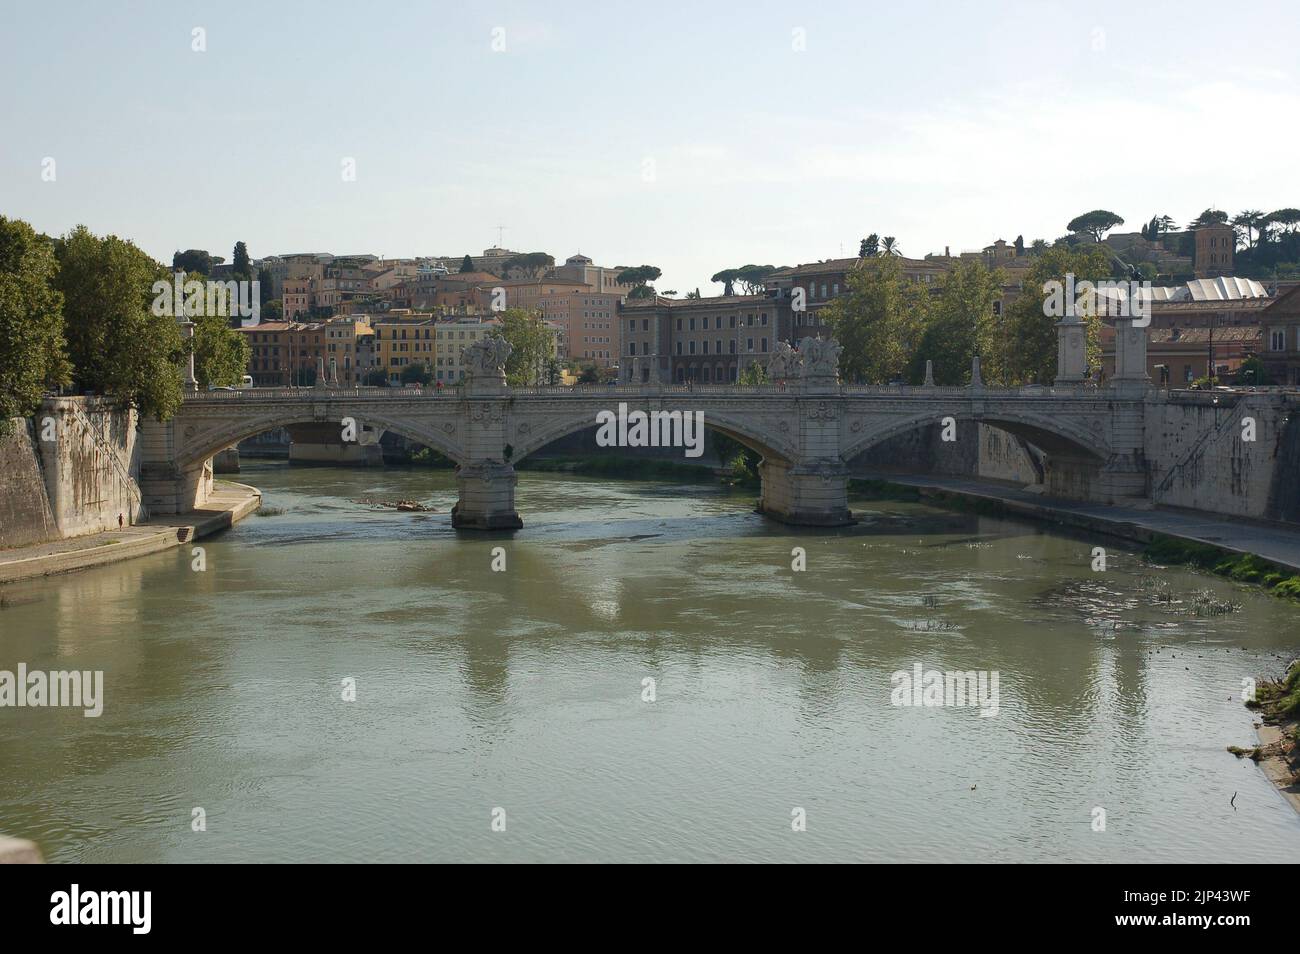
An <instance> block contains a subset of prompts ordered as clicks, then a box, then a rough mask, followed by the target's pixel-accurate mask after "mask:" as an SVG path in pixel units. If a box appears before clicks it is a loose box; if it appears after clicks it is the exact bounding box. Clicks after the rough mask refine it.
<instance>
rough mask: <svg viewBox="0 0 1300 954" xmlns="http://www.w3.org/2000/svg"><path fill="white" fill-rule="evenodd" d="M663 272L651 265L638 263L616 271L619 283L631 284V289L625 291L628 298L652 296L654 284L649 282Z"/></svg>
mask: <svg viewBox="0 0 1300 954" xmlns="http://www.w3.org/2000/svg"><path fill="white" fill-rule="evenodd" d="M662 274H663V273H662V272H661V271H659V269H657V268H655V267H654V266H653V265H640V266H638V267H636V268H625V269H624V270H623V271H621V272H619V273H618V283H619V284H620V285H631V286H632V290H631V291H630V292H628V293H627V297H628V298H653V297H654V293H655V290H654V286H653V285H651V284H650V282H652V281H654V280H655V279H657V278H658V277H659V276H660V275H662Z"/></svg>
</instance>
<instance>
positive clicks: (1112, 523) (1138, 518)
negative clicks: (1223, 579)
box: [850, 473, 1300, 571]
mask: <svg viewBox="0 0 1300 954" xmlns="http://www.w3.org/2000/svg"><path fill="white" fill-rule="evenodd" d="M853 477H854V479H860V480H881V481H885V482H887V483H891V484H899V485H902V486H906V487H916V488H917V489H918V490H920V491H921V492H922V494H925V493H926V492H927V491H931V492H935V491H938V492H942V493H949V494H955V495H957V496H960V497H966V498H970V499H973V500H992V501H996V502H998V503H999V504H1002V505H1003V506H1004V507H1005V508H1006V509H1007V511H1008V512H1010V513H1015V514H1023V515H1025V516H1029V517H1033V518H1035V519H1038V520H1046V521H1049V522H1051V523H1057V524H1062V525H1065V526H1071V527H1078V528H1080V529H1084V530H1091V531H1094V532H1096V533H1105V534H1110V535H1112V536H1118V537H1123V538H1125V539H1128V540H1137V541H1139V542H1141V543H1146V542H1148V541H1149V540H1151V538H1152V537H1153V536H1155V535H1156V534H1164V535H1166V536H1170V537H1179V538H1181V539H1183V540H1191V541H1194V542H1197V543H1209V544H1212V545H1214V546H1216V547H1221V548H1222V549H1224V550H1231V551H1233V552H1234V553H1253V554H1255V555H1256V556H1258V557H1261V558H1263V559H1265V560H1269V561H1271V562H1273V563H1276V564H1278V565H1279V566H1284V567H1289V568H1290V569H1292V570H1296V571H1300V527H1289V526H1285V525H1278V524H1270V523H1262V522H1260V521H1256V520H1248V519H1246V518H1245V517H1232V516H1226V515H1222V514H1211V513H1201V512H1199V511H1194V510H1177V509H1171V508H1161V509H1155V510H1143V509H1140V508H1138V507H1113V506H1108V505H1106V504H1094V503H1083V502H1080V501H1077V500H1064V499H1061V498H1059V497H1045V496H1043V495H1042V494H1037V493H1032V492H1030V491H1027V490H1022V489H1020V488H1018V487H1015V486H1012V485H1004V484H997V483H993V482H990V481H984V480H976V479H975V478H973V477H947V476H918V477H913V476H900V475H896V474H875V473H856V474H854V475H853ZM850 496H852V492H851V491H850Z"/></svg>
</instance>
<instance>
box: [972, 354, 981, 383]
mask: <svg viewBox="0 0 1300 954" xmlns="http://www.w3.org/2000/svg"><path fill="white" fill-rule="evenodd" d="M970 386H971V387H973V388H982V387H984V377H983V375H981V374H980V356H979V355H973V356H972V357H971V359H970Z"/></svg>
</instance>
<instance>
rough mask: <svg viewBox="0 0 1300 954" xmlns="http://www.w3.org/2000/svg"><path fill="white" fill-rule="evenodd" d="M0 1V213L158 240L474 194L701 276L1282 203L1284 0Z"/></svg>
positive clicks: (318, 226)
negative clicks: (200, 39)
mask: <svg viewBox="0 0 1300 954" xmlns="http://www.w3.org/2000/svg"><path fill="white" fill-rule="evenodd" d="M4 20H5V23H4V29H3V32H0V81H2V83H3V87H2V88H3V89H4V90H5V95H4V96H3V97H2V98H0V130H2V133H0V214H4V215H7V216H11V217H19V218H23V219H26V220H28V221H30V222H31V223H32V224H33V225H35V226H36V227H37V228H38V229H41V230H43V231H46V232H50V233H61V232H63V231H65V230H67V229H68V228H70V227H71V226H72V225H74V224H76V223H78V222H84V223H85V224H87V225H88V226H90V227H91V228H92V229H93V230H95V231H97V232H113V233H116V234H118V235H122V236H124V237H129V238H132V239H134V240H135V241H136V242H137V243H138V244H139V245H141V246H142V247H143V248H144V249H145V250H147V251H148V252H150V253H151V254H153V255H155V256H157V257H159V258H160V259H163V260H164V261H170V256H171V253H172V251H173V250H174V249H176V248H189V247H197V248H207V249H209V250H210V251H213V252H214V253H217V254H223V255H225V256H226V257H227V258H229V255H230V248H231V246H232V245H233V244H234V242H235V241H236V240H240V239H242V240H244V241H246V242H247V243H248V245H249V249H250V251H251V252H252V254H253V255H254V256H261V255H265V254H268V253H271V252H286V251H297V250H329V251H333V252H335V253H357V252H372V253H375V254H383V255H387V256H407V255H417V254H439V255H448V254H456V255H460V254H462V253H464V252H466V251H469V252H475V253H477V252H479V251H481V250H482V249H484V248H486V247H488V246H490V245H493V244H495V243H496V239H497V232H496V229H495V226H496V225H498V224H502V225H505V226H507V229H506V231H505V241H504V244H505V245H506V246H507V247H510V248H516V249H520V250H524V251H533V250H539V249H540V250H545V251H548V252H550V253H552V254H554V255H555V256H556V258H557V259H563V258H564V257H566V256H568V255H570V254H572V253H574V252H575V251H579V250H580V251H582V252H583V253H584V254H587V255H589V256H591V257H592V258H594V259H595V260H596V261H597V262H598V263H602V264H610V265H612V264H627V265H639V264H642V263H647V264H654V265H658V266H660V267H661V268H662V269H663V271H664V277H663V279H662V280H661V281H660V282H659V287H660V288H661V289H667V288H675V289H677V290H678V291H680V292H683V293H684V292H685V291H686V290H688V289H691V288H694V287H696V286H697V285H698V286H700V287H701V288H702V289H704V291H705V294H709V293H711V292H716V291H717V290H718V286H711V285H710V284H709V283H708V278H709V276H710V275H711V274H713V272H715V271H717V270H719V269H721V268H725V267H728V266H736V265H741V264H745V263H747V262H755V263H759V264H775V265H781V264H794V263H796V262H801V261H815V260H817V259H820V258H829V257H835V256H838V255H840V254H844V255H851V254H854V253H855V252H856V248H857V241H858V239H859V238H860V237H861V236H862V235H864V234H866V233H868V232H871V231H875V232H879V233H880V234H882V235H894V236H897V237H898V240H899V243H900V245H901V247H902V250H903V252H904V253H905V254H908V255H914V256H920V255H922V254H924V253H925V252H927V251H942V249H943V247H944V246H945V245H948V246H951V247H952V248H953V250H954V252H955V251H957V250H959V249H973V248H979V247H982V246H983V245H985V244H988V243H989V242H991V241H992V240H993V239H995V238H999V237H1002V238H1005V239H1007V240H1008V241H1010V240H1011V239H1013V238H1014V237H1015V236H1016V235H1017V234H1023V235H1024V236H1025V238H1026V240H1030V239H1032V238H1035V237H1040V236H1041V237H1045V238H1049V239H1051V238H1055V237H1057V236H1058V235H1061V234H1063V233H1064V231H1065V223H1066V222H1067V221H1068V220H1069V219H1070V218H1072V217H1073V216H1074V215H1076V214H1077V213H1079V212H1083V211H1086V210H1088V209H1092V208H1096V207H1105V208H1109V209H1112V210H1113V211H1115V212H1117V213H1119V214H1120V215H1122V216H1124V217H1125V218H1126V219H1127V220H1128V222H1129V223H1130V224H1131V225H1132V227H1133V228H1136V227H1137V225H1138V224H1139V223H1140V222H1141V221H1143V220H1145V219H1147V218H1149V217H1150V216H1151V215H1153V214H1156V213H1168V214H1170V215H1172V216H1174V218H1175V219H1178V220H1179V221H1180V222H1183V221H1186V220H1187V219H1189V218H1191V217H1192V216H1194V215H1195V214H1196V213H1198V212H1199V211H1200V210H1201V209H1202V208H1204V207H1205V206H1207V205H1211V204H1213V205H1215V206H1216V207H1219V208H1223V209H1227V210H1229V211H1231V212H1233V213H1235V212H1237V211H1239V210H1240V209H1242V208H1244V207H1252V208H1260V209H1263V210H1264V211H1269V210H1271V209H1273V208H1277V207H1280V206H1297V205H1300V175H1297V169H1298V168H1300V131H1298V127H1300V124H1298V123H1297V117H1300V88H1298V87H1297V76H1296V71H1297V65H1296V55H1295V50H1296V48H1297V43H1296V41H1297V38H1298V33H1300V29H1298V28H1300V6H1298V5H1297V4H1296V2H1295V0H1286V2H1251V3H1241V4H1233V5H1225V4H1223V3H1200V2H1186V0H1184V2H1168V3H1159V2H1132V0H1130V2H1124V3H1109V2H1078V3H1074V2H1070V3H1066V2H1058V3H1043V2H1024V3H995V2H988V3H965V2H930V3H919V2H907V3H901V2H900V3H892V4H869V3H864V2H862V0H858V2H839V0H836V2H825V3H816V4H807V3H791V2H746V3H743V4H741V3H734V4H726V5H723V4H714V3H708V2H694V3H676V2H663V3H654V4H650V3H625V2H619V0H609V2H604V3H577V2H573V3H558V4H540V3H527V4H525V3H480V2H470V0H460V2H453V3H430V2H425V3H392V4H386V3H370V4H344V3H333V2H329V3H306V2H302V3H275V4H271V3H248V4H244V3H240V2H233V0H223V2H219V3H207V2H190V3H185V2H171V3H162V2H159V3H152V2H139V3H104V4H101V3H84V4H71V3H58V2H41V3H25V4H11V5H10V9H7V10H6V11H5V14H4ZM194 27H202V28H204V29H205V30H206V33H207V52H204V53H196V52H193V51H192V50H191V30H192V29H193V28H194ZM498 27H500V28H504V31H505V33H504V37H505V46H506V49H505V51H504V52H494V51H493V50H492V40H493V33H492V31H493V29H494V28H498ZM795 29H802V30H803V31H804V36H805V37H806V50H805V51H803V52H798V51H796V50H794V49H793V46H794V44H793V42H792V40H793V36H794V35H793V31H794V30H795ZM47 156H48V157H53V158H54V159H55V161H56V163H57V165H56V171H57V179H56V181H54V182H43V181H42V180H41V163H42V160H43V159H44V158H45V157H47ZM344 157H353V158H355V160H356V171H357V178H356V181H355V182H344V181H342V177H341V175H340V163H341V160H342V159H343V158H344ZM647 160H649V161H650V163H648V162H647ZM651 165H652V171H653V177H652V180H651V181H647V177H646V172H647V170H649V169H651Z"/></svg>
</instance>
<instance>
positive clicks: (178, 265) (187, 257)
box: [172, 248, 225, 275]
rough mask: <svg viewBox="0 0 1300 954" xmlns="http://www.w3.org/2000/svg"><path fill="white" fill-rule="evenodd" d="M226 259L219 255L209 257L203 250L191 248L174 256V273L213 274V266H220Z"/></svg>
mask: <svg viewBox="0 0 1300 954" xmlns="http://www.w3.org/2000/svg"><path fill="white" fill-rule="evenodd" d="M224 261H225V259H224V258H222V257H221V256H219V255H209V254H208V253H207V252H205V251H204V250H203V249H201V248H190V249H186V250H185V251H183V252H177V253H176V254H175V255H173V256H172V271H174V272H202V273H203V274H204V275H210V274H212V266H213V265H219V264H221V263H222V262H224Z"/></svg>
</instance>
